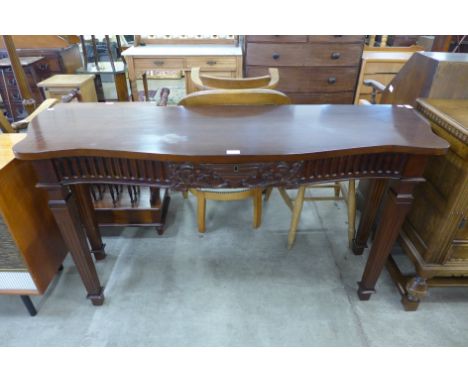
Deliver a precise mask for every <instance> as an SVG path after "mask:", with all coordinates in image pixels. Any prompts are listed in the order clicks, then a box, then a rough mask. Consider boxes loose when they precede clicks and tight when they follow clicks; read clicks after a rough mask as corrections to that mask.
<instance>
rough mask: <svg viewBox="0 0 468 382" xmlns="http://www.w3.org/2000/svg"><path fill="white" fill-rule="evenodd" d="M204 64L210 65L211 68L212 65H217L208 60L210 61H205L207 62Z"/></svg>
mask: <svg viewBox="0 0 468 382" xmlns="http://www.w3.org/2000/svg"><path fill="white" fill-rule="evenodd" d="M206 64H207V65H211V66H213V65H216V64H217V62H216V61H214V60H210V61H207V62H206Z"/></svg>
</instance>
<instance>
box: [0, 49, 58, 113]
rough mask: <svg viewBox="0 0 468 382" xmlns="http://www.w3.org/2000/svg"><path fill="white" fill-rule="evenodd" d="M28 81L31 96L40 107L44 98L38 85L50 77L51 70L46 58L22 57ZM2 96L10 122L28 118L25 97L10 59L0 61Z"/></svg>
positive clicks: (0, 89)
mask: <svg viewBox="0 0 468 382" xmlns="http://www.w3.org/2000/svg"><path fill="white" fill-rule="evenodd" d="M20 63H21V66H22V67H23V70H24V73H25V75H26V79H27V82H28V85H29V88H30V90H31V94H32V96H33V98H34V100H35V101H36V105H39V104H40V103H41V102H42V101H44V97H43V95H42V93H41V91H40V89H39V88H38V87H37V83H38V82H40V81H42V80H43V79H46V78H48V77H50V70H49V67H48V65H47V61H46V59H45V58H44V57H20ZM0 95H1V97H2V100H3V105H4V107H5V110H6V113H7V118H8V119H9V120H10V121H17V120H19V119H23V118H25V117H27V115H28V113H27V111H26V110H25V107H24V103H23V97H22V95H21V92H20V89H19V86H18V83H17V81H16V78H15V74H14V73H13V69H12V65H11V62H10V59H9V58H3V59H0Z"/></svg>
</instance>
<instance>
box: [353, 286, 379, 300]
mask: <svg viewBox="0 0 468 382" xmlns="http://www.w3.org/2000/svg"><path fill="white" fill-rule="evenodd" d="M358 285H359V288H358V292H357V293H358V297H359V300H361V301H368V300H370V298H371V296H372V295H373V294H374V293H375V289H372V288H366V287H364V286H363V285H362V283H360V282H358Z"/></svg>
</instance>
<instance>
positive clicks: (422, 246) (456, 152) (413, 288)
mask: <svg viewBox="0 0 468 382" xmlns="http://www.w3.org/2000/svg"><path fill="white" fill-rule="evenodd" d="M416 107H417V109H418V110H419V112H420V113H421V114H422V115H423V116H424V117H426V118H428V119H429V120H430V122H431V126H432V130H433V131H434V132H435V133H436V134H438V135H439V136H441V137H442V138H444V139H445V140H447V141H448V142H449V143H450V150H449V152H448V153H447V155H445V156H443V157H437V158H435V157H434V158H431V159H430V160H429V163H428V166H427V167H426V171H425V174H424V177H425V178H426V182H424V183H421V184H419V185H418V186H417V188H416V191H415V193H414V197H415V200H414V203H413V207H412V209H411V211H410V213H409V214H408V216H407V218H406V220H405V222H404V225H403V228H402V231H401V235H400V243H401V245H402V247H403V249H404V251H405V253H406V254H407V255H408V256H409V257H410V259H411V260H412V262H413V263H414V265H415V268H416V273H417V276H416V277H415V278H410V279H409V280H405V279H404V278H402V277H401V276H400V280H401V282H400V288H403V289H406V290H405V291H404V296H403V302H404V305H405V307H406V308H407V309H408V310H414V309H416V308H417V306H418V303H419V299H420V297H422V295H423V294H424V293H425V291H426V289H427V286H460V285H464V286H468V221H467V220H468V100H466V99H465V100H447V99H445V100H443V99H419V100H418V101H417V106H416ZM396 265H397V264H396V261H392V264H390V266H391V271H393V275H395V274H396V271H397V269H396V268H395V267H396ZM392 267H393V268H392ZM394 278H395V277H394Z"/></svg>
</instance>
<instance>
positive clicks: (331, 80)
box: [328, 77, 336, 85]
mask: <svg viewBox="0 0 468 382" xmlns="http://www.w3.org/2000/svg"><path fill="white" fill-rule="evenodd" d="M328 83H329V84H330V85H333V84H336V77H328Z"/></svg>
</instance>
